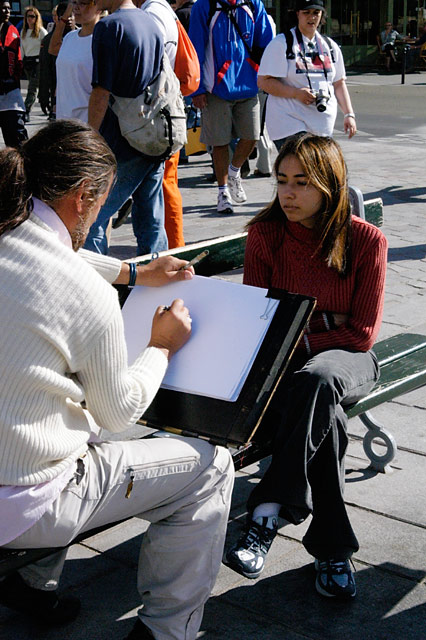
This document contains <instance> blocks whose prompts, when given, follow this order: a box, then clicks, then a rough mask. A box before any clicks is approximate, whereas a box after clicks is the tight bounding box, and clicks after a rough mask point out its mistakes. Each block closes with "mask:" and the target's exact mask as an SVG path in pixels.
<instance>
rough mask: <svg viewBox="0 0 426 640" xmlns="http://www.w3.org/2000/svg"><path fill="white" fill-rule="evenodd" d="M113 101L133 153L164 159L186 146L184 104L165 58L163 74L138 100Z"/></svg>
mask: <svg viewBox="0 0 426 640" xmlns="http://www.w3.org/2000/svg"><path fill="white" fill-rule="evenodd" d="M113 97H114V103H113V105H112V110H113V111H114V113H115V114H116V116H117V117H118V122H119V125H120V130H121V134H122V136H123V137H124V138H126V140H127V142H128V143H129V144H130V145H131V146H132V147H133V148H134V149H137V150H138V151H140V152H141V153H143V154H145V155H147V156H151V157H154V158H156V159H165V158H169V157H170V156H172V155H173V154H174V153H176V152H177V151H179V149H180V148H181V147H182V146H183V145H184V144H185V142H186V113H185V103H184V101H183V98H182V94H181V92H180V83H179V80H178V79H177V77H176V75H175V73H174V71H173V69H172V67H171V65H170V61H169V59H168V57H167V55H166V54H164V56H163V60H162V64H161V71H160V73H159V74H158V76H157V77H156V78H155V80H154V81H153V82H152V84H150V85H149V86H148V87H146V89H144V91H143V92H142V93H141V94H140V95H139V96H138V97H137V98H121V97H119V96H113Z"/></svg>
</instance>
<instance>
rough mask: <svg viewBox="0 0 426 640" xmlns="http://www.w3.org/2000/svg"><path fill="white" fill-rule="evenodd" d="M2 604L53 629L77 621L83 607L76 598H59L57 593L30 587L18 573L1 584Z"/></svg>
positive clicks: (0, 595)
mask: <svg viewBox="0 0 426 640" xmlns="http://www.w3.org/2000/svg"><path fill="white" fill-rule="evenodd" d="M0 604H2V605H4V606H5V607H8V608H9V609H13V610H14V611H19V612H20V613H25V614H26V615H28V616H31V617H32V618H34V619H36V620H37V621H38V622H42V623H43V624H47V625H50V626H52V627H53V626H56V625H61V624H68V623H69V622H72V621H73V620H75V618H76V617H77V616H78V614H79V612H80V607H81V604H80V600H79V599H78V598H75V597H74V596H68V597H64V598H58V596H57V594H56V591H42V590H41V589H33V588H32V587H29V586H28V585H27V584H26V583H25V582H24V580H23V579H22V578H21V576H20V575H19V573H17V572H15V573H12V574H10V575H9V576H7V577H6V578H5V579H4V580H3V581H2V582H0Z"/></svg>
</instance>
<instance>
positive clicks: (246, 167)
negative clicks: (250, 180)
mask: <svg viewBox="0 0 426 640" xmlns="http://www.w3.org/2000/svg"><path fill="white" fill-rule="evenodd" d="M240 172H241V177H242V178H247V177H248V176H249V175H250V164H249V161H248V159H247V160H244V162H243V166H242V167H241V169H240Z"/></svg>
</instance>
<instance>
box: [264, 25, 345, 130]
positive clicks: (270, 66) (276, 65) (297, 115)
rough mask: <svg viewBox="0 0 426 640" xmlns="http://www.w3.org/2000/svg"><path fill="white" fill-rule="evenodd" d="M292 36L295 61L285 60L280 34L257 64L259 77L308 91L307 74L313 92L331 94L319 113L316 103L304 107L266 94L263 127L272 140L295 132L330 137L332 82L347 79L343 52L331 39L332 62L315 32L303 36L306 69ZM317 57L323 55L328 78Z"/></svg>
mask: <svg viewBox="0 0 426 640" xmlns="http://www.w3.org/2000/svg"><path fill="white" fill-rule="evenodd" d="M292 33H293V53H294V55H295V58H294V60H287V55H286V54H287V42H286V38H285V36H284V35H283V34H282V33H281V34H279V35H278V36H277V37H276V38H274V39H273V40H271V42H270V43H269V44H268V46H267V47H266V49H265V51H264V54H263V56H262V60H261V63H260V67H259V75H260V76H273V77H274V78H279V79H280V80H281V82H282V83H283V84H285V85H288V86H290V87H296V88H300V89H301V88H305V87H306V88H308V89H309V81H308V77H307V74H308V72H309V79H310V81H311V85H312V89H313V91H318V90H319V89H322V90H323V91H325V93H326V94H327V95H329V94H330V100H329V101H328V103H327V109H326V110H325V111H324V112H322V113H320V112H319V111H318V110H317V108H316V105H315V103H314V104H312V105H304V104H302V103H301V102H299V101H298V100H295V99H293V98H279V97H277V96H272V95H269V96H268V100H267V103H266V105H267V106H266V127H267V129H268V133H269V136H270V138H271V139H272V140H280V139H281V138H285V137H286V136H289V135H292V134H294V133H297V132H298V131H309V132H311V133H314V134H316V135H320V136H331V135H332V133H333V128H334V123H335V121H336V115H337V100H336V97H335V95H334V88H333V83H334V82H337V81H338V80H341V79H345V78H346V74H345V66H344V63H343V57H342V53H341V51H340V49H339V47H338V46H337V44H336V43H335V42H333V40H331V42H332V45H333V51H334V58H335V62H334V63H333V61H332V58H331V54H330V49H329V47H328V45H327V43H326V41H325V40H324V39H323V38H321V36H320V35H319V34H318V33H316V34H315V36H314V38H313V39H312V40H309V38H306V37H305V36H302V37H303V44H304V49H305V52H306V57H305V60H306V66H307V67H308V70H307V69H306V66H305V62H304V60H303V48H302V47H301V45H299V43H298V41H297V38H296V33H295V29H292ZM319 55H323V56H324V67H325V69H326V71H327V78H326V76H325V73H324V67H323V64H322V62H321V59H320V58H319Z"/></svg>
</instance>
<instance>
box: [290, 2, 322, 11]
mask: <svg viewBox="0 0 426 640" xmlns="http://www.w3.org/2000/svg"><path fill="white" fill-rule="evenodd" d="M304 9H321V11H325V6H324V0H297V1H296V11H303V10H304Z"/></svg>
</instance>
